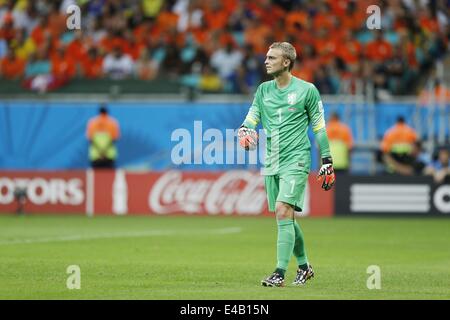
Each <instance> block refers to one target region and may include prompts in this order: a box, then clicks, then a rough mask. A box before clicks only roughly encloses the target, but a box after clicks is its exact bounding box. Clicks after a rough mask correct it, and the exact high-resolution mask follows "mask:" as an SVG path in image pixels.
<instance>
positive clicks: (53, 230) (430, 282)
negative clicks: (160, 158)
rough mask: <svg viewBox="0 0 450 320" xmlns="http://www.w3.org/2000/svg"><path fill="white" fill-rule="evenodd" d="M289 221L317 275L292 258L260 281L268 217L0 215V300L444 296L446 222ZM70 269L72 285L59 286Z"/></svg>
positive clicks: (266, 267)
mask: <svg viewBox="0 0 450 320" xmlns="http://www.w3.org/2000/svg"><path fill="white" fill-rule="evenodd" d="M298 221H299V223H300V225H301V226H302V228H303V231H304V234H305V237H306V245H307V250H308V256H309V259H310V262H311V263H312V265H313V266H314V269H315V272H316V277H315V278H314V279H313V280H312V281H310V282H308V283H307V285H305V286H303V287H295V286H292V285H291V284H290V283H291V282H292V280H293V279H294V275H295V269H296V264H295V259H294V258H292V260H291V264H290V266H289V270H288V272H287V283H288V285H287V286H286V287H284V288H266V287H262V286H261V285H260V280H261V279H262V278H263V277H264V276H266V275H267V274H269V273H270V272H272V271H273V269H274V266H275V257H276V251H275V249H276V223H275V220H274V219H272V218H255V217H195V216H194V217H186V216H171V217H158V216H151V217H149V216H134V217H131V216H128V217H93V218H88V217H83V216H22V217H18V216H13V215H6V216H5V215H3V216H1V217H0V259H1V263H0V299H164V300H171V299H192V300H201V299H225V300H238V299H263V300H264V299H295V300H302V299H450V219H442V218H441V219H420V218H418V219H406V218H403V219H401V218H385V219H384V218H352V219H351V218H331V219H319V218H301V219H299V220H298ZM70 265H78V266H79V267H80V270H81V275H80V277H81V288H80V289H79V290H77V289H74V290H69V289H68V288H67V286H66V281H67V278H68V277H69V276H70V275H69V274H67V273H66V271H67V267H68V266H70ZM370 265H377V266H379V267H380V269H381V289H379V290H378V289H373V290H369V289H368V288H367V285H366V283H367V279H368V278H369V277H370V274H368V273H367V268H368V266H370Z"/></svg>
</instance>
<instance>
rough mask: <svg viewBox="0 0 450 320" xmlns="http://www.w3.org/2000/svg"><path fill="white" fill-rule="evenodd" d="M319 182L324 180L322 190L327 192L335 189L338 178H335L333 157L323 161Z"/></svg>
mask: <svg viewBox="0 0 450 320" xmlns="http://www.w3.org/2000/svg"><path fill="white" fill-rule="evenodd" d="M317 180H319V181H320V180H322V189H324V190H325V191H328V190H330V189H331V188H332V187H333V185H334V182H335V181H336V177H335V176H334V169H333V160H332V159H331V157H328V158H323V159H322V167H320V170H319V174H318V176H317Z"/></svg>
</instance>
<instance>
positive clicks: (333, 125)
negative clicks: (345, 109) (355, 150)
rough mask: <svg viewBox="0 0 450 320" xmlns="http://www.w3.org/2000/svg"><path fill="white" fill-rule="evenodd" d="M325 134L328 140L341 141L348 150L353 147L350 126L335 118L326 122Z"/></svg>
mask: <svg viewBox="0 0 450 320" xmlns="http://www.w3.org/2000/svg"><path fill="white" fill-rule="evenodd" d="M327 135H328V139H329V140H340V141H343V142H344V143H345V144H346V145H347V148H348V149H349V150H350V149H351V148H352V147H353V137H352V132H351V130H350V128H349V127H348V126H347V125H346V124H344V123H342V122H340V121H339V120H336V119H330V121H328V123H327Z"/></svg>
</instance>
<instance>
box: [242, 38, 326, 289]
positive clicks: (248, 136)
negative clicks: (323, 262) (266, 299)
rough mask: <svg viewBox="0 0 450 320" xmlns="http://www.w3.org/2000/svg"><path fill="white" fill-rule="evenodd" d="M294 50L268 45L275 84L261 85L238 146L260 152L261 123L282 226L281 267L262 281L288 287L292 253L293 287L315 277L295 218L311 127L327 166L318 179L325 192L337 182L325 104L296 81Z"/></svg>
mask: <svg viewBox="0 0 450 320" xmlns="http://www.w3.org/2000/svg"><path fill="white" fill-rule="evenodd" d="M296 56H297V54H296V52H295V48H294V47H293V46H292V45H291V44H290V43H287V42H275V43H273V44H272V45H271V46H270V47H269V51H268V52H267V55H266V60H265V66H266V69H267V73H268V74H270V75H272V76H273V77H274V80H271V81H267V82H264V83H262V84H261V85H260V86H259V87H258V89H257V91H256V94H255V97H254V99H253V103H252V106H251V107H250V110H249V112H248V114H247V116H246V118H245V120H244V123H243V124H242V126H241V127H240V128H239V130H238V137H239V143H240V145H241V146H242V147H244V148H245V149H246V150H249V149H254V148H256V144H257V139H258V135H257V133H256V130H255V128H256V126H257V125H258V123H259V122H261V124H262V126H263V128H264V130H265V133H266V135H267V145H266V159H265V167H264V171H263V175H264V176H265V189H266V193H267V200H268V204H269V210H270V211H271V212H275V214H276V219H277V225H278V238H277V266H276V269H275V271H274V272H273V273H272V274H271V275H270V276H268V277H267V278H266V279H264V280H262V282H261V283H262V285H263V286H269V287H273V286H277V287H281V286H284V278H285V272H286V270H287V267H288V264H289V261H290V258H291V255H292V254H294V256H295V257H296V259H297V263H298V269H297V275H296V278H295V280H294V283H293V284H296V285H303V284H305V282H306V281H307V280H308V279H310V278H312V277H313V276H314V271H313V268H312V266H311V265H310V264H309V262H308V258H307V255H306V250H305V242H304V239H303V232H302V230H301V229H300V226H299V225H298V223H297V221H296V220H295V211H301V209H302V207H303V200H304V194H305V188H306V184H307V183H308V173H309V170H310V164H311V143H310V141H309V138H308V133H307V130H308V126H309V124H310V123H311V124H312V129H313V132H314V135H315V138H316V140H317V142H318V144H319V147H320V154H321V158H322V166H321V168H320V170H319V175H318V178H319V179H321V180H322V188H323V189H324V190H330V189H331V188H332V186H333V185H334V182H335V176H334V171H333V162H332V159H331V154H330V147H329V143H328V137H327V133H326V128H325V118H324V112H323V105H322V101H321V100H320V95H319V92H318V90H317V89H316V87H315V86H314V85H313V84H312V83H309V82H306V81H304V80H301V79H299V78H297V77H294V76H293V75H292V74H291V70H292V67H293V64H294V61H295V59H296Z"/></svg>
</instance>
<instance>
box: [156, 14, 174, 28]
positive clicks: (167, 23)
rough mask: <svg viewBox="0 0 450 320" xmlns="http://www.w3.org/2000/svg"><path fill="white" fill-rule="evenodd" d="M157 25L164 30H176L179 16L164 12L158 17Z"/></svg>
mask: <svg viewBox="0 0 450 320" xmlns="http://www.w3.org/2000/svg"><path fill="white" fill-rule="evenodd" d="M156 24H157V25H158V26H159V27H161V29H162V30H169V29H176V28H177V24H178V15H177V14H176V13H173V12H169V11H163V12H161V13H160V14H159V15H158V18H157V19H156Z"/></svg>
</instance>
